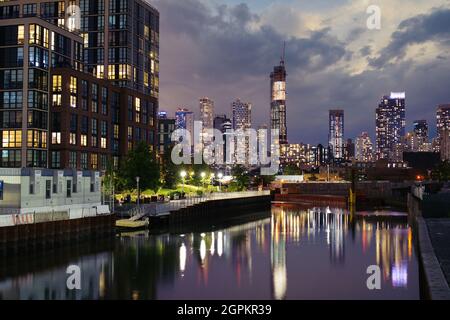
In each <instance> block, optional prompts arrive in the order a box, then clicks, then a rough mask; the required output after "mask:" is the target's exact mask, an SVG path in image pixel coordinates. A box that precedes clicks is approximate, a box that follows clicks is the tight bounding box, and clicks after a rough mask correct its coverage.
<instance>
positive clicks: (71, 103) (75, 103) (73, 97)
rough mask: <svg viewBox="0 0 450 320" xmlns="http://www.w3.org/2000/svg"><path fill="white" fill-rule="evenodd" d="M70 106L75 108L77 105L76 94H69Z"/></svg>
mask: <svg viewBox="0 0 450 320" xmlns="http://www.w3.org/2000/svg"><path fill="white" fill-rule="evenodd" d="M70 107H71V108H76V107H77V96H72V95H71V96H70Z"/></svg>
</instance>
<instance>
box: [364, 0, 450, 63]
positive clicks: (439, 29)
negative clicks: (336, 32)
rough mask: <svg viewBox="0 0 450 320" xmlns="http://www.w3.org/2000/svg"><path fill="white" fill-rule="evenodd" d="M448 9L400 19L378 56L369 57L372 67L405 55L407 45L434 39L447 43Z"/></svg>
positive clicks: (448, 33) (449, 18)
mask: <svg viewBox="0 0 450 320" xmlns="http://www.w3.org/2000/svg"><path fill="white" fill-rule="evenodd" d="M449 40H450V9H443V8H440V9H434V10H433V11H432V12H431V13H429V14H421V15H418V16H416V17H413V18H410V19H407V20H404V21H402V22H401V23H400V24H399V26H398V30H397V31H395V32H394V33H393V34H392V36H391V42H390V43H389V45H388V46H387V47H386V48H384V49H383V50H382V51H381V53H380V55H379V57H377V58H375V59H371V60H369V61H370V64H371V66H373V67H377V68H382V67H383V66H384V65H386V64H387V63H389V62H390V61H392V60H398V59H401V58H403V57H404V56H405V54H406V50H407V48H408V46H409V45H412V44H420V43H424V42H427V41H436V42H440V43H444V44H445V45H449V44H450V43H449Z"/></svg>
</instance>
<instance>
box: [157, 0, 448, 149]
mask: <svg viewBox="0 0 450 320" xmlns="http://www.w3.org/2000/svg"><path fill="white" fill-rule="evenodd" d="M155 4H156V6H157V8H158V9H159V11H160V13H161V48H160V53H161V54H160V56H161V67H160V70H161V74H160V76H161V100H160V107H161V108H162V109H166V110H168V111H172V112H173V111H174V110H175V109H176V108H177V107H179V106H187V107H189V108H191V109H192V110H194V111H196V112H198V98H199V97H201V96H209V97H210V98H212V99H213V100H214V101H215V105H216V113H218V114H219V113H228V114H230V103H231V101H233V100H234V99H235V98H237V97H240V98H241V99H243V100H245V101H250V102H252V103H253V112H252V118H253V119H252V121H253V124H254V125H255V126H257V125H258V124H261V123H268V121H269V110H270V109H269V108H270V107H269V106H270V102H269V99H270V89H269V74H270V72H271V71H272V69H273V66H274V65H276V64H278V62H279V57H280V55H281V49H282V45H283V41H286V65H287V71H288V83H287V94H288V101H287V110H288V111H287V112H288V130H289V133H288V134H289V140H290V142H293V143H295V142H308V143H319V142H322V143H324V142H325V141H326V139H327V130H328V123H327V121H328V117H327V113H328V110H329V109H332V108H342V109H344V110H345V123H346V129H345V130H346V136H347V137H352V138H353V137H355V136H356V135H357V134H359V133H360V132H361V131H369V132H370V133H371V134H372V136H373V134H374V131H375V129H374V123H375V114H374V112H375V108H376V106H377V104H378V101H379V99H380V97H381V96H382V95H383V94H386V93H389V92H391V91H406V94H407V121H408V124H410V123H411V121H412V120H414V119H416V118H417V119H418V118H424V119H428V120H429V121H430V124H431V125H430V127H431V128H433V125H432V124H434V123H435V119H434V117H435V107H436V105H437V104H439V103H448V102H450V93H449V92H448V89H447V88H448V85H449V83H450V65H449V64H448V63H447V61H446V60H443V59H435V60H434V62H430V63H427V64H423V65H419V64H417V63H413V62H412V61H405V60H404V59H398V58H401V57H402V56H403V55H404V52H405V50H406V49H407V46H408V45H409V44H412V43H418V42H419V43H420V42H424V41H427V40H426V39H428V40H433V41H440V43H441V44H442V46H444V45H446V43H445V34H448V32H449V30H450V27H446V26H447V23H448V21H450V20H448V21H444V19H443V18H442V17H443V16H446V15H447V14H448V10H442V9H441V10H437V9H436V10H435V11H433V12H431V13H429V14H427V15H418V16H417V17H415V18H411V19H408V20H405V21H404V22H402V23H400V25H399V27H398V30H397V31H396V32H395V33H393V35H392V40H391V42H390V44H389V45H388V46H387V47H386V48H384V49H381V51H380V52H381V55H380V57H379V58H378V61H377V62H376V63H377V65H378V66H380V67H383V66H385V65H384V64H383V63H384V62H383V61H385V62H386V63H387V62H391V60H392V59H393V58H397V59H398V61H397V63H395V64H392V63H390V64H389V67H388V68H383V69H378V68H375V69H374V70H366V71H365V72H362V73H360V74H355V75H352V74H349V73H348V71H347V70H346V69H343V68H342V69H341V68H339V67H337V66H339V65H351V63H352V59H353V58H354V57H359V56H361V55H362V56H368V55H374V54H375V53H376V51H375V48H377V45H376V44H375V43H371V45H370V46H366V47H363V48H361V49H359V50H358V51H357V52H352V51H351V50H349V49H348V47H347V44H346V43H343V42H341V41H339V40H338V39H337V38H336V37H334V36H333V35H332V30H330V29H329V28H325V29H322V30H317V31H315V32H311V33H310V34H308V36H304V37H301V38H299V37H286V36H285V35H283V34H280V32H278V31H276V30H275V29H274V28H273V27H271V26H269V25H262V26H261V25H260V21H261V20H260V17H259V16H258V15H256V14H254V13H253V12H252V11H251V10H250V9H249V7H248V6H247V5H246V4H240V5H237V6H229V5H221V6H217V7H209V6H207V5H205V4H203V3H202V2H200V1H198V0H183V1H180V0H158V1H156V2H155ZM281 19H282V17H281ZM416 28H418V29H416ZM414 29H416V30H414ZM441 29H442V30H441ZM355 30H356V29H355ZM354 33H355V34H354V35H353V36H354V37H355V38H354V39H356V38H358V39H359V40H360V39H361V38H362V37H368V36H369V35H370V33H364V32H362V31H361V30H360V31H354ZM413 33H415V34H418V36H417V37H416V38H414V37H413ZM402 39H403V40H402ZM414 39H415V40H414ZM348 40H349V39H347V40H346V42H347V41H348ZM368 42H370V41H369V38H368ZM449 47H450V46H449ZM424 54H425V55H426V54H430V53H428V52H425V53H424ZM439 55H440V56H442V57H445V56H448V54H445V53H444V52H442V53H440V54H439ZM434 56H436V54H434ZM342 62H345V63H342Z"/></svg>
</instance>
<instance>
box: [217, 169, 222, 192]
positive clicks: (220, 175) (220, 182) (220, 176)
mask: <svg viewBox="0 0 450 320" xmlns="http://www.w3.org/2000/svg"><path fill="white" fill-rule="evenodd" d="M217 178H219V191H220V192H222V178H223V174H222V172H219V174H218V175H217Z"/></svg>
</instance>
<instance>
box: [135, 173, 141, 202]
mask: <svg viewBox="0 0 450 320" xmlns="http://www.w3.org/2000/svg"><path fill="white" fill-rule="evenodd" d="M139 180H141V177H136V184H137V205H138V207H139V204H140V201H139V200H140V197H141V195H140V190H139Z"/></svg>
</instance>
